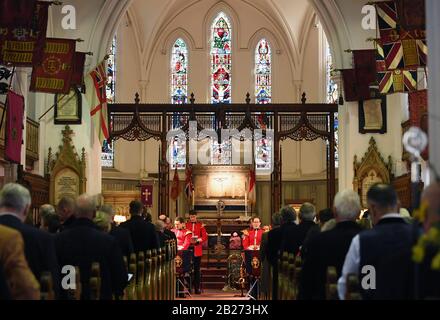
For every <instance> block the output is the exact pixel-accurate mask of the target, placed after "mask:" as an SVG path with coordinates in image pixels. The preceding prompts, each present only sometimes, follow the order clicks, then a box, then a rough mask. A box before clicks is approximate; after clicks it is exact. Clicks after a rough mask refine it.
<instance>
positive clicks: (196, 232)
mask: <svg viewBox="0 0 440 320" xmlns="http://www.w3.org/2000/svg"><path fill="white" fill-rule="evenodd" d="M186 229H187V230H189V231H191V232H192V241H191V244H192V245H193V248H194V258H193V262H194V289H195V290H194V291H195V293H196V294H200V263H201V261H202V255H203V244H204V243H205V242H206V241H208V234H207V233H206V229H205V227H204V225H203V224H202V223H201V222H198V221H197V213H196V212H195V211H194V210H191V211H190V212H189V221H188V222H187V223H186Z"/></svg>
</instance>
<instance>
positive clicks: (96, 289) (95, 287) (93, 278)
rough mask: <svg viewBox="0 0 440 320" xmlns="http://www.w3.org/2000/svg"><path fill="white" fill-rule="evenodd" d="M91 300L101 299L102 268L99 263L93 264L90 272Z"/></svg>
mask: <svg viewBox="0 0 440 320" xmlns="http://www.w3.org/2000/svg"><path fill="white" fill-rule="evenodd" d="M89 284H90V300H99V299H100V298H101V267H100V265H99V262H93V263H92V267H91V270H90V279H89Z"/></svg>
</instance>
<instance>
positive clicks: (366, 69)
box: [353, 49, 376, 85]
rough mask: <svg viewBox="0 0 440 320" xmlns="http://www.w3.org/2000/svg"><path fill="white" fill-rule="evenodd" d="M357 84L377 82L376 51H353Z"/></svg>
mask: <svg viewBox="0 0 440 320" xmlns="http://www.w3.org/2000/svg"><path fill="white" fill-rule="evenodd" d="M353 59H354V68H355V72H356V83H358V84H366V85H370V84H371V83H374V82H376V50H374V49H373V50H353Z"/></svg>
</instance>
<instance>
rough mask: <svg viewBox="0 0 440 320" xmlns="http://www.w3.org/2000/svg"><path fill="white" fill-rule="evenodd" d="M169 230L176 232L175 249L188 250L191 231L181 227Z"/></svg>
mask: <svg viewBox="0 0 440 320" xmlns="http://www.w3.org/2000/svg"><path fill="white" fill-rule="evenodd" d="M171 231H173V232H174V233H175V234H176V238H177V250H179V251H180V250H188V248H189V246H190V245H191V238H192V233H191V231H190V230H186V229H182V230H178V229H172V230H171Z"/></svg>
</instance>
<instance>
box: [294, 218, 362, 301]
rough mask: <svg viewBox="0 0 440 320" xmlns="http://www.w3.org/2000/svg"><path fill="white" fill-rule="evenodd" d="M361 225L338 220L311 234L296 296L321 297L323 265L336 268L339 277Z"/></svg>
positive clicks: (323, 290)
mask: <svg viewBox="0 0 440 320" xmlns="http://www.w3.org/2000/svg"><path fill="white" fill-rule="evenodd" d="M361 230H362V228H361V227H360V226H359V225H358V224H357V223H356V222H352V221H345V222H340V223H338V224H337V225H336V227H335V228H334V229H332V230H329V231H325V232H321V233H319V234H316V235H314V236H313V237H312V238H311V239H310V241H309V243H308V246H307V252H306V253H305V254H304V256H303V259H304V263H303V268H302V272H301V281H300V286H299V299H307V300H311V299H313V300H325V298H326V296H325V284H326V278H327V267H329V266H333V267H336V271H337V273H338V278H339V277H340V276H341V272H342V266H343V265H344V260H345V256H346V254H347V251H348V249H349V247H350V244H351V240H352V239H353V237H354V236H355V235H357V234H358V233H359V232H360V231H361Z"/></svg>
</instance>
